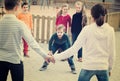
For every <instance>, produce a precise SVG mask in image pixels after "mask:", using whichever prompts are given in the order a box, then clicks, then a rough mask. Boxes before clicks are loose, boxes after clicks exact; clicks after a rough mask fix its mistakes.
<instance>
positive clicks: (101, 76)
mask: <svg viewBox="0 0 120 81" xmlns="http://www.w3.org/2000/svg"><path fill="white" fill-rule="evenodd" d="M94 75H96V77H97V80H98V81H109V75H108V71H107V70H85V69H81V72H80V75H79V78H78V81H90V79H91V78H92V76H94Z"/></svg>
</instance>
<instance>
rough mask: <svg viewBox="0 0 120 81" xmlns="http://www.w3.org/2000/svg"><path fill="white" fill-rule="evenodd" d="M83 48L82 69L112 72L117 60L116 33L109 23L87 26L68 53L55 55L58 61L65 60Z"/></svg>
mask: <svg viewBox="0 0 120 81" xmlns="http://www.w3.org/2000/svg"><path fill="white" fill-rule="evenodd" d="M81 47H83V57H82V60H83V62H82V69H87V70H108V69H109V70H111V69H112V67H113V62H114V58H115V33H114V29H113V28H112V27H111V26H110V25H109V24H107V23H104V24H103V25H102V26H101V27H98V26H97V25H96V23H92V24H90V25H88V26H85V27H84V28H83V29H82V31H81V33H80V34H79V36H78V38H77V40H76V41H75V43H74V44H73V46H71V47H70V48H69V49H67V50H66V51H64V52H62V53H60V54H54V55H55V56H54V58H55V59H56V60H57V59H58V60H61V59H65V58H68V57H70V56H72V55H73V54H77V52H78V50H79V49H80V48H81Z"/></svg>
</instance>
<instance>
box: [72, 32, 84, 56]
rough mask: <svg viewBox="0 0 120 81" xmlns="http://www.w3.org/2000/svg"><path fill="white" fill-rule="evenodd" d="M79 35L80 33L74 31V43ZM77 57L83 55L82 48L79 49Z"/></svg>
mask: <svg viewBox="0 0 120 81" xmlns="http://www.w3.org/2000/svg"><path fill="white" fill-rule="evenodd" d="M78 35H79V34H78V33H72V44H74V42H75V41H76V39H77V37H78ZM77 57H78V58H80V57H82V48H80V49H79V51H78V56H77Z"/></svg>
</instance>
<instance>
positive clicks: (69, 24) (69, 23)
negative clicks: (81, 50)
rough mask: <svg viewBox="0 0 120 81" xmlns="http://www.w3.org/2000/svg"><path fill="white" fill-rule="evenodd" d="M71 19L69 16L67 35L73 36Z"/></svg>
mask: <svg viewBox="0 0 120 81" xmlns="http://www.w3.org/2000/svg"><path fill="white" fill-rule="evenodd" d="M71 24H72V23H71V17H70V15H68V23H67V34H68V35H70V36H71Z"/></svg>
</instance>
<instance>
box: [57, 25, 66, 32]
mask: <svg viewBox="0 0 120 81" xmlns="http://www.w3.org/2000/svg"><path fill="white" fill-rule="evenodd" d="M61 29H63V31H65V26H64V25H63V24H60V25H58V26H57V27H56V31H57V30H61Z"/></svg>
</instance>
